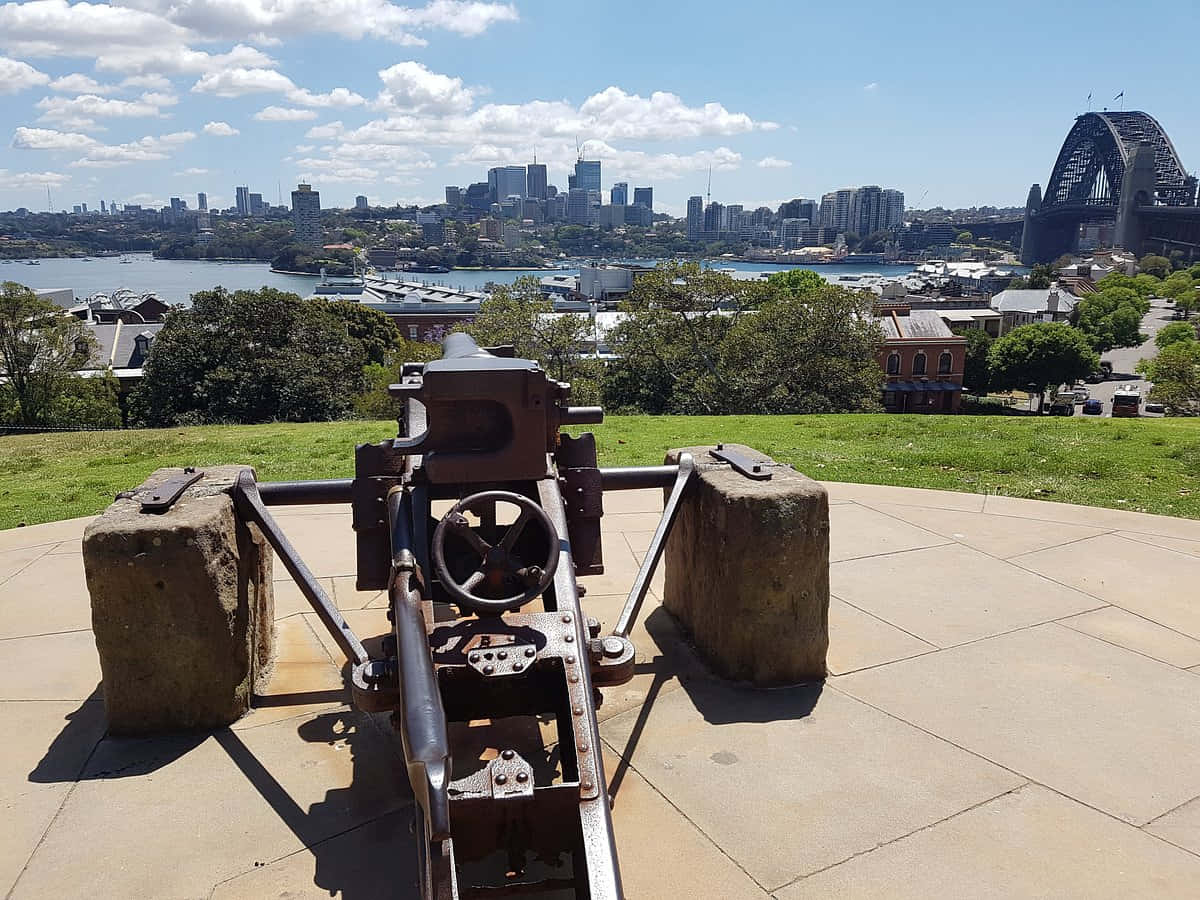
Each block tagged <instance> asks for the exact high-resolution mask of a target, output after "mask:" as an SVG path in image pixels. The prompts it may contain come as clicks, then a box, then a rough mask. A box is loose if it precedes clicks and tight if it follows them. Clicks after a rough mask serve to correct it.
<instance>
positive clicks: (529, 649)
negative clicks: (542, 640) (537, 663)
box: [525, 647, 537, 659]
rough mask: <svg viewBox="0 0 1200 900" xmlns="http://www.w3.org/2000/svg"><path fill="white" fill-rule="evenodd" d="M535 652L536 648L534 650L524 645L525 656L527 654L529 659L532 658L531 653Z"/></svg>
mask: <svg viewBox="0 0 1200 900" xmlns="http://www.w3.org/2000/svg"><path fill="white" fill-rule="evenodd" d="M535 653H537V651H536V650H534V649H533V648H532V647H526V648H525V655H526V656H528V657H529V658H530V659H533V655H534V654H535Z"/></svg>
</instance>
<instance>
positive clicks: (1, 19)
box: [0, 0, 1200, 217]
mask: <svg viewBox="0 0 1200 900" xmlns="http://www.w3.org/2000/svg"><path fill="white" fill-rule="evenodd" d="M1017 5H1018V6H1028V9H1029V12H1030V14H1031V15H1032V14H1033V12H1034V11H1036V16H1037V21H1038V22H1039V29H1040V30H1042V31H1043V32H1045V31H1047V30H1049V31H1053V30H1055V28H1056V27H1057V28H1059V29H1069V30H1070V33H1071V34H1072V35H1073V40H1072V42H1070V43H1069V44H1067V45H1064V46H1062V47H1059V48H1057V49H1056V53H1055V56H1054V60H1053V66H1054V69H1055V71H1057V70H1058V69H1061V70H1062V71H1063V72H1068V71H1069V72H1070V73H1071V75H1070V78H1069V79H1066V78H1051V77H1050V76H1051V75H1052V74H1053V72H1051V71H1050V70H1048V69H1046V66H1048V65H1050V63H1049V62H1047V61H1046V58H1045V56H1044V54H1037V53H1035V51H1034V47H1033V46H1032V45H1033V44H1034V43H1036V42H1033V41H1031V40H1030V39H1029V37H1028V34H1029V32H1028V22H1029V21H1030V19H1029V17H1023V16H1022V15H1021V14H1020V13H1019V12H1013V14H1012V15H1007V16H1004V17H999V18H1000V19H1001V20H1000V21H995V20H996V19H997V18H998V17H994V16H993V17H988V16H986V15H985V13H984V12H983V11H973V10H968V9H961V8H959V7H955V8H954V10H953V15H948V16H946V17H945V18H946V19H947V21H945V22H941V23H935V24H934V25H932V26H931V25H930V23H929V22H928V21H927V18H928V17H926V16H923V15H920V14H919V13H920V10H909V11H908V13H907V14H904V13H902V12H900V11H898V10H896V9H895V8H894V7H892V6H889V5H885V4H882V3H876V2H873V0H868V2H865V3H864V4H862V13H863V16H862V20H863V21H862V25H863V26H865V27H862V28H856V29H855V31H854V33H853V40H854V43H855V47H856V54H855V57H854V58H855V59H856V65H855V68H854V71H853V73H847V72H846V71H845V69H844V59H845V57H846V47H845V46H843V45H844V44H845V42H846V41H849V40H851V36H850V34H849V33H848V32H847V30H846V24H845V22H844V20H842V19H841V17H840V14H839V13H838V11H837V10H831V9H805V10H803V11H802V14H800V13H798V12H797V11H796V10H795V9H794V8H793V6H792V5H786V4H760V5H759V7H758V8H756V10H755V11H754V12H755V13H757V14H750V15H747V14H746V13H745V11H744V10H733V9H729V8H727V7H725V6H722V5H719V4H712V3H701V4H699V6H698V8H697V9H696V10H695V14H694V15H692V14H689V16H687V17H683V20H680V17H677V16H671V15H670V14H669V10H658V9H653V8H646V7H645V5H639V6H634V5H632V4H623V3H619V2H618V3H613V4H612V5H611V8H606V14H605V16H603V17H589V18H588V19H587V20H586V33H585V31H584V27H585V26H584V24H583V23H581V19H580V16H579V15H578V10H574V9H571V8H569V6H568V5H566V4H548V3H542V2H528V0H516V2H514V3H497V2H482V0H481V2H459V0H435V2H432V3H430V4H429V5H426V6H414V7H405V6H401V5H399V4H395V3H389V2H387V0H348V3H347V4H346V5H343V6H339V11H338V13H337V14H336V17H335V14H334V13H332V12H325V11H324V8H323V7H316V6H313V5H312V4H311V3H310V2H308V0H277V2H274V3H271V4H266V3H263V2H261V0H242V2H237V3H224V4H220V5H219V6H218V5H216V4H214V3H212V2H211V0H198V2H195V3H189V4H181V5H177V6H172V7H170V8H169V9H166V10H165V11H164V10H163V8H161V7H160V6H158V5H156V4H149V3H139V4H135V5H122V6H116V5H106V4H76V6H74V7H72V6H69V5H68V4H67V3H66V2H65V0H33V2H26V3H9V4H7V5H5V6H0V116H2V119H0V121H2V122H3V125H4V129H3V130H4V132H6V133H5V134H4V136H3V139H0V208H15V207H17V206H26V207H28V208H30V209H33V210H43V209H45V208H46V188H47V187H49V188H50V189H51V191H52V192H53V197H54V204H53V206H54V208H55V209H70V208H72V206H73V205H75V204H80V203H81V202H84V201H86V202H88V203H89V208H93V206H95V205H98V204H99V201H100V200H101V199H102V198H103V199H104V200H106V201H107V202H109V203H111V202H112V201H114V200H115V201H117V202H119V203H121V204H125V203H140V204H142V205H146V206H151V205H153V206H163V205H167V204H168V202H169V198H170V197H171V196H178V197H186V196H194V195H195V193H197V192H199V191H204V192H207V193H208V194H209V198H210V203H211V204H212V205H213V207H214V208H225V207H228V206H233V205H235V197H234V196H233V193H232V192H233V187H235V186H244V185H247V184H250V185H255V184H256V185H258V186H259V187H260V188H263V196H264V198H265V199H266V200H267V202H271V201H272V200H277V197H273V196H272V195H273V194H276V191H273V190H271V189H270V188H271V187H275V186H276V185H278V184H283V185H294V184H296V183H299V182H301V181H305V182H309V183H312V184H313V185H314V186H315V187H318V188H319V189H320V190H322V191H323V194H324V196H325V197H326V198H327V200H326V203H327V205H329V206H339V207H351V206H353V205H354V198H355V197H356V196H357V195H360V194H362V195H366V196H367V197H368V198H369V200H370V202H371V203H372V204H373V205H374V204H381V205H392V204H393V203H396V202H403V203H417V204H420V205H428V204H433V203H437V202H440V201H441V200H442V198H443V190H444V186H445V185H450V184H462V185H466V184H468V183H471V182H473V181H476V180H478V177H479V175H478V173H479V172H480V171H484V172H486V170H487V169H489V168H492V167H495V166H504V165H527V164H528V163H530V162H531V161H532V160H533V158H534V157H535V156H536V158H537V160H538V162H539V163H542V164H545V165H547V166H548V181H549V183H551V184H556V185H557V186H558V187H559V189H560V190H565V189H566V188H567V184H566V180H567V175H568V172H569V171H570V169H571V167H572V164H573V161H574V159H575V157H576V156H577V155H578V154H579V153H580V152H582V154H583V155H584V156H585V157H587V158H589V159H598V160H600V161H601V162H602V164H603V167H604V175H605V179H604V184H603V185H601V190H603V191H604V192H606V193H607V192H608V191H609V190H610V188H611V186H612V185H613V184H614V183H618V182H625V183H627V184H629V185H630V188H631V189H632V187H633V186H634V185H653V186H654V188H655V208H656V211H663V212H667V213H669V214H671V215H674V216H679V217H682V216H683V215H684V214H685V208H686V202H687V198H688V197H689V196H692V195H694V194H697V193H701V194H703V193H707V179H708V172H709V170H710V168H711V171H712V196H713V197H720V198H722V199H723V200H725V201H727V202H736V203H740V204H742V205H744V206H745V207H747V208H754V207H757V206H760V205H777V204H778V203H780V202H783V201H784V200H787V199H790V198H795V197H820V196H822V194H823V193H825V192H828V191H829V190H832V189H837V188H839V187H842V186H852V185H865V184H888V185H893V186H895V187H896V188H897V189H899V190H902V191H903V192H904V193H905V195H906V197H907V198H908V202H909V204H910V205H911V206H914V207H918V208H922V207H930V206H935V205H942V206H947V207H960V206H962V207H969V206H981V205H991V206H1018V205H1020V204H1021V203H1022V202H1023V200H1024V197H1025V194H1026V192H1027V190H1028V185H1029V184H1030V183H1031V182H1034V181H1044V180H1045V178H1046V176H1047V174H1048V171H1049V163H1050V162H1051V161H1052V160H1053V156H1054V153H1055V151H1056V150H1057V148H1058V146H1059V145H1060V144H1061V141H1062V139H1063V136H1064V135H1065V134H1066V132H1067V130H1068V129H1069V128H1070V125H1071V122H1072V120H1073V118H1074V116H1075V115H1077V114H1079V113H1082V112H1084V111H1086V109H1087V105H1088V101H1087V97H1088V95H1089V94H1091V95H1092V98H1093V99H1092V101H1091V103H1092V106H1093V107H1094V108H1096V109H1100V108H1102V107H1104V106H1106V105H1108V106H1110V107H1115V106H1118V105H1120V104H1121V103H1125V104H1127V106H1126V108H1141V109H1145V110H1146V111H1148V112H1149V113H1150V114H1151V115H1154V116H1155V117H1157V118H1158V119H1159V120H1160V121H1161V122H1162V123H1163V126H1164V127H1165V129H1166V131H1167V132H1168V133H1169V134H1171V135H1172V137H1173V139H1174V141H1175V143H1176V146H1177V149H1178V150H1179V152H1180V155H1181V157H1182V158H1183V160H1184V162H1185V164H1186V163H1188V162H1189V161H1190V160H1194V159H1195V158H1197V157H1196V153H1200V149H1197V148H1198V147H1200V123H1195V122H1194V121H1192V120H1191V118H1190V117H1187V116H1185V115H1184V114H1183V113H1182V112H1180V111H1179V110H1178V106H1177V104H1173V103H1171V102H1170V101H1169V100H1168V99H1167V98H1169V97H1171V96H1173V95H1174V94H1175V93H1176V92H1175V90H1174V89H1175V88H1176V86H1177V85H1179V84H1186V83H1191V82H1192V81H1194V79H1195V76H1196V74H1197V71H1196V70H1197V64H1196V63H1195V62H1194V61H1192V60H1190V58H1186V55H1179V54H1160V55H1158V56H1156V57H1155V58H1154V60H1153V66H1150V67H1147V66H1146V65H1145V62H1146V60H1144V59H1141V60H1139V59H1136V57H1137V56H1138V52H1139V51H1138V50H1137V49H1136V48H1132V49H1131V48H1130V47H1127V46H1125V44H1124V43H1123V39H1122V38H1121V36H1120V35H1119V34H1114V33H1112V30H1111V29H1109V28H1108V27H1107V25H1106V24H1104V23H1105V20H1106V16H1105V8H1106V7H1108V8H1110V11H1112V12H1113V13H1114V14H1115V13H1116V12H1117V11H1119V10H1120V9H1122V7H1118V6H1117V5H1116V4H1115V3H1110V2H1100V3H1098V4H1095V5H1094V7H1093V8H1092V9H1091V12H1092V15H1089V16H1088V17H1087V18H1085V19H1076V18H1075V17H1073V16H1072V14H1071V13H1070V11H1069V10H1058V9H1053V8H1047V7H1045V6H1044V5H1039V6H1034V5H1032V4H1028V3H1018V4H1017ZM1148 7H1151V8H1150V9H1148V10H1147V15H1160V16H1161V17H1162V18H1164V20H1169V19H1170V18H1171V17H1172V16H1176V17H1177V16H1178V15H1179V14H1181V13H1184V12H1186V11H1187V6H1186V4H1184V3H1182V2H1165V0H1158V2H1151V3H1149V4H1148ZM593 19H595V21H593ZM766 25H770V27H764V26H766ZM955 34H959V35H963V36H965V35H967V34H969V35H970V39H969V40H967V39H966V38H965V37H960V38H959V39H958V40H954V39H952V38H953V36H954V35H955ZM839 35H842V36H843V37H844V40H841V41H839V40H838V39H837V38H838V36H839ZM584 38H586V39H587V40H586V44H585V46H586V47H592V48H594V49H595V50H597V51H599V50H602V49H607V48H613V49H621V50H622V51H623V52H624V55H625V57H627V58H624V59H622V62H621V64H620V65H619V66H616V65H613V66H607V65H605V64H604V62H603V60H605V59H608V58H610V57H608V56H606V55H605V54H604V53H601V52H596V53H594V54H593V55H592V58H591V59H589V58H587V57H586V55H585V56H582V57H579V58H576V57H575V56H574V55H573V56H572V57H571V58H572V64H571V65H565V64H558V63H556V62H555V59H556V55H555V54H554V53H553V52H551V51H553V49H554V48H555V47H559V48H561V49H563V50H564V51H566V52H569V53H570V52H572V51H571V48H572V47H573V46H574V44H573V43H572V42H573V41H581V40H583V39H584ZM528 46H536V47H540V48H543V49H545V50H546V51H547V52H546V53H545V54H544V55H543V57H542V60H541V61H537V60H535V59H533V58H531V61H529V62H528V63H521V64H519V65H514V64H513V61H514V60H513V57H512V55H511V54H512V53H513V51H514V49H515V48H516V47H528ZM797 46H799V47H800V48H801V49H802V50H803V53H796V52H795V48H796V47H797ZM730 48H736V49H737V52H735V53H729V52H725V51H727V50H729V49H730ZM901 48H902V49H901ZM785 51H786V52H785ZM1131 56H1132V57H1134V58H1135V59H1134V60H1133V62H1134V63H1135V64H1134V65H1130V66H1127V67H1125V68H1122V67H1120V66H1119V65H1118V64H1117V63H1118V61H1119V62H1121V63H1125V62H1126V61H1128V60H1129V58H1130V57H1131ZM318 59H319V60H320V61H321V65H320V66H315V65H314V64H313V60H318ZM580 60H582V62H581V61H580ZM751 62H753V72H754V76H755V77H747V75H748V74H749V70H748V69H746V67H747V66H749V65H750V63H751ZM956 66H957V67H960V68H958V69H956V68H955V67H956ZM963 66H965V67H966V68H965V69H962V68H961V67H963ZM955 72H958V74H957V75H956V74H955ZM797 84H799V85H800V86H799V87H796V86H795V85H797ZM1120 94H1123V95H1124V96H1123V97H1121V98H1120V99H1117V97H1118V95H1120ZM1018 100H1019V102H1018ZM1193 150H1195V151H1196V152H1193Z"/></svg>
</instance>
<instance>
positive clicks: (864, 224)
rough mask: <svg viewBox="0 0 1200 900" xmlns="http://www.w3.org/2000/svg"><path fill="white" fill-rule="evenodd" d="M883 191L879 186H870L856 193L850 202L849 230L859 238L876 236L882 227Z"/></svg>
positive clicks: (861, 188)
mask: <svg viewBox="0 0 1200 900" xmlns="http://www.w3.org/2000/svg"><path fill="white" fill-rule="evenodd" d="M882 212H883V191H882V190H881V189H880V187H879V185H877V184H868V185H864V186H863V187H860V188H859V189H858V190H857V191H855V192H854V197H853V199H852V200H851V201H850V221H849V223H848V224H847V228H848V230H850V231H853V232H854V233H855V234H857V235H858V236H859V237H866V236H867V235H869V234H874V233H875V232H876V231H879V230H880V228H881V227H882V226H881V225H880V214H881V213H882Z"/></svg>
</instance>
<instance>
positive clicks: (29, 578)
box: [0, 548, 92, 639]
mask: <svg viewBox="0 0 1200 900" xmlns="http://www.w3.org/2000/svg"><path fill="white" fill-rule="evenodd" d="M43 549H44V548H43ZM91 627H92V600H91V597H90V596H89V595H88V591H87V584H86V582H85V581H84V577H83V552H82V550H80V552H79V553H77V554H75V555H74V556H51V555H48V554H43V555H41V556H40V557H39V558H38V559H35V560H33V561H32V562H30V563H29V564H28V565H26V566H25V567H24V568H22V569H21V570H20V571H19V572H17V573H16V574H14V575H13V576H12V577H11V578H9V579H8V580H7V581H5V582H4V583H3V584H0V639H2V638H12V637H26V636H29V635H35V634H54V633H56V632H61V631H79V630H82V629H90V628H91Z"/></svg>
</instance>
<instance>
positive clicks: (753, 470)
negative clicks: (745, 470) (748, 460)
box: [750, 463, 762, 472]
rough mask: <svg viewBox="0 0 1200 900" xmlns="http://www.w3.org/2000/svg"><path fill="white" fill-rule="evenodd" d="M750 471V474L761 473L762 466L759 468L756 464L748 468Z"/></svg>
mask: <svg viewBox="0 0 1200 900" xmlns="http://www.w3.org/2000/svg"><path fill="white" fill-rule="evenodd" d="M750 471H751V472H761V471H762V466H760V465H759V464H758V463H755V464H754V465H753V466H751V467H750Z"/></svg>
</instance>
